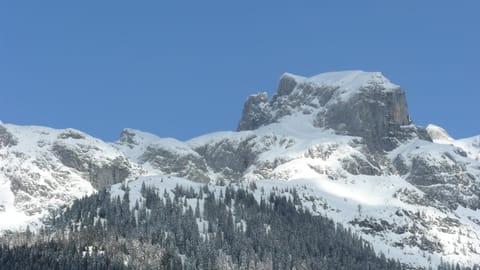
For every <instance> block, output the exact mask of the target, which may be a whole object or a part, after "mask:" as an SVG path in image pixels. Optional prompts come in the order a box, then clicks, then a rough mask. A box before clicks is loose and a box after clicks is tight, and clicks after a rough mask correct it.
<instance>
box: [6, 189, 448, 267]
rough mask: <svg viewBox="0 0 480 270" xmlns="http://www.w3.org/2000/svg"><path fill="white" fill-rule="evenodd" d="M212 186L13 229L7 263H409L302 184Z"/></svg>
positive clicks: (83, 204)
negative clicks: (338, 217) (331, 213)
mask: <svg viewBox="0 0 480 270" xmlns="http://www.w3.org/2000/svg"><path fill="white" fill-rule="evenodd" d="M211 189H212V188H211V187H210V188H209V187H208V186H204V187H203V188H200V189H197V190H195V189H194V188H192V187H188V188H185V187H182V186H177V187H176V188H175V190H174V192H173V193H169V192H166V191H165V192H163V193H160V192H159V191H158V190H157V189H155V188H152V187H148V186H145V185H142V188H141V197H142V199H141V200H140V201H138V200H136V201H135V202H131V199H130V194H129V190H128V187H127V188H125V192H124V195H123V197H122V198H120V197H114V198H112V196H111V195H110V194H109V192H108V191H107V190H102V191H99V192H98V193H97V194H94V195H91V196H89V197H84V198H83V199H80V200H77V201H75V202H74V203H73V204H72V205H71V206H70V207H68V208H67V209H64V210H62V211H59V212H58V213H56V214H55V215H53V216H52V218H51V219H50V220H49V221H48V222H46V223H47V226H46V227H45V228H43V229H41V230H40V231H39V232H36V233H35V234H34V233H32V232H30V230H27V231H26V232H24V233H21V234H18V233H17V234H11V235H6V236H4V237H3V239H2V244H1V245H0V269H11V270H14V269H82V270H83V269H85V270H87V269H99V270H100V269H179V270H182V269H184V270H190V269H239V270H240V269H332V270H333V269H359V270H360V269H379V270H381V269H388V270H396V269H406V267H405V266H404V265H402V264H401V263H400V262H398V261H394V260H390V259H386V258H385V256H383V255H380V256H378V255H377V254H376V253H375V251H374V250H373V249H372V247H371V246H370V245H369V244H368V243H367V242H365V241H363V240H362V239H360V238H359V237H357V236H356V235H355V234H353V233H352V232H350V231H348V230H346V229H344V228H343V227H342V226H341V225H339V224H335V223H334V222H333V221H331V220H330V219H328V218H326V217H322V216H312V214H310V213H309V212H308V211H306V210H304V209H303V208H302V207H301V206H300V205H299V203H298V201H297V200H296V199H295V194H296V193H295V190H292V191H291V194H293V196H289V197H286V196H280V195H276V194H275V193H271V194H265V196H262V198H261V199H260V201H258V200H256V199H255V197H254V195H253V193H252V192H250V190H249V189H248V188H238V187H235V188H234V187H226V188H225V189H224V192H223V190H222V191H221V192H220V193H218V192H217V193H215V192H214V191H212V190H211ZM172 194H173V195H172ZM191 202H195V203H193V204H192V203H191ZM132 205H134V207H132ZM440 269H455V268H454V267H452V266H449V265H442V266H441V267H440Z"/></svg>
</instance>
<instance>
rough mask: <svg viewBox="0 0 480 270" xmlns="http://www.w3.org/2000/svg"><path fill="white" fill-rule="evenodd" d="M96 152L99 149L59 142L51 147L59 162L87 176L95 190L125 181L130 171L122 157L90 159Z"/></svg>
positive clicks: (128, 164)
mask: <svg viewBox="0 0 480 270" xmlns="http://www.w3.org/2000/svg"><path fill="white" fill-rule="evenodd" d="M60 136H62V135H60ZM66 138H71V137H66ZM97 151H100V149H97V148H95V146H92V145H88V144H71V143H64V142H63V141H61V140H59V141H56V142H55V143H54V144H53V145H52V152H53V153H54V155H55V156H56V157H57V158H58V159H59V160H60V162H61V163H62V164H63V165H65V166H67V167H70V168H72V169H75V170H77V171H78V172H80V173H82V174H84V175H87V177H88V178H87V179H88V180H89V181H90V183H91V184H92V185H93V187H95V188H96V189H101V188H105V187H109V186H111V185H113V184H116V183H120V182H123V181H125V179H126V178H127V177H128V176H129V175H130V172H131V169H132V168H131V165H130V163H129V161H128V160H127V159H126V158H125V157H123V156H122V155H118V156H116V157H114V158H112V159H111V160H109V159H107V160H97V159H95V158H92V156H94V154H93V153H94V152H97Z"/></svg>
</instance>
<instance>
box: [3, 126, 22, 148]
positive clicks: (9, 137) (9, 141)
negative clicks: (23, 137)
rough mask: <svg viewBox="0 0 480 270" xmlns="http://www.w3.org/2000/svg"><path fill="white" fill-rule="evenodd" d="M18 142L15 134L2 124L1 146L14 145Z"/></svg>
mask: <svg viewBox="0 0 480 270" xmlns="http://www.w3.org/2000/svg"><path fill="white" fill-rule="evenodd" d="M17 143H18V140H17V139H16V138H15V136H14V135H13V134H12V133H10V132H8V130H7V129H6V128H5V127H4V126H2V125H1V124H0V147H8V146H13V145H16V144H17Z"/></svg>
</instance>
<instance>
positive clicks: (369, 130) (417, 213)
mask: <svg viewBox="0 0 480 270" xmlns="http://www.w3.org/2000/svg"><path fill="white" fill-rule="evenodd" d="M238 129H239V131H237V132H234V131H226V132H215V133H210V134H206V135H203V136H199V137H196V138H192V139H190V140H187V141H179V140H176V139H174V138H160V137H158V136H156V135H154V134H150V133H146V132H143V131H138V130H135V129H128V128H126V129H124V130H123V131H122V132H121V134H120V137H119V139H118V140H117V141H115V142H104V141H102V140H99V139H97V138H94V137H91V136H89V135H88V134H86V133H83V132H81V131H78V130H75V129H64V130H58V129H50V128H44V127H36V126H25V127H22V126H16V125H11V124H3V123H2V124H0V156H1V159H0V168H1V169H0V219H1V220H10V219H12V218H11V217H15V218H16V220H17V221H18V222H16V223H15V222H12V223H2V224H1V227H0V230H7V229H16V228H19V227H22V226H23V227H24V226H25V225H26V224H31V222H37V223H38V224H39V225H41V222H40V220H41V218H42V217H44V216H46V215H47V214H48V213H49V212H51V211H53V210H55V209H58V208H59V207H61V206H62V205H67V204H69V203H71V201H72V200H73V199H75V198H80V197H82V196H84V195H86V194H91V193H94V192H96V191H97V190H99V189H102V188H110V187H111V186H112V185H118V184H119V183H132V184H133V183H136V184H137V186H138V181H141V180H142V179H145V177H155V176H157V178H155V179H157V180H160V179H169V177H177V178H181V179H188V180H192V181H195V182H200V183H211V184H218V185H222V184H225V183H234V184H235V183H237V184H242V183H251V182H254V181H262V180H265V181H269V180H275V181H277V183H278V185H284V184H285V185H287V186H288V185H292V186H296V187H298V186H297V183H301V184H300V185H305V186H307V187H308V190H310V189H311V190H312V191H308V192H306V191H305V199H302V201H303V203H304V204H305V205H306V206H309V207H313V206H312V205H316V206H318V207H317V208H316V209H317V210H315V211H313V208H311V209H312V211H313V212H314V213H315V214H318V215H328V216H329V217H331V218H333V219H334V220H335V221H337V222H341V223H342V224H348V226H350V228H351V229H352V230H355V231H356V232H358V233H359V234H360V235H362V237H364V238H365V239H367V240H369V241H370V242H372V243H375V245H376V247H377V248H379V249H381V250H386V249H387V250H389V251H390V252H391V254H390V256H392V257H393V258H400V259H402V260H406V261H408V262H410V263H413V264H416V265H428V264H429V260H428V258H427V257H431V259H430V261H432V260H433V261H434V262H436V263H438V262H439V260H440V258H448V259H451V260H466V261H468V262H469V263H480V249H478V250H477V248H475V246H476V245H480V240H478V239H480V234H479V233H477V231H480V221H479V220H480V214H479V213H477V212H478V211H479V210H478V209H480V192H478V190H480V181H479V179H480V162H479V157H480V140H478V137H472V138H469V139H463V140H453V139H452V140H450V139H447V140H440V141H439V138H441V139H442V138H443V139H445V138H447V137H446V136H447V135H445V134H444V133H443V131H442V132H440V133H439V131H441V128H439V127H436V128H435V127H433V126H430V128H428V127H427V128H423V127H420V126H416V125H415V124H413V123H412V121H411V119H410V116H409V114H408V110H407V103H406V98H405V93H404V91H403V90H402V89H401V88H400V87H399V86H398V85H396V84H393V83H391V82H390V81H389V80H388V79H387V78H385V77H384V76H383V75H381V73H369V72H362V71H347V72H334V73H327V74H323V75H322V74H321V75H317V76H313V77H310V78H306V77H302V76H298V75H292V74H289V73H286V74H284V75H283V76H282V77H281V79H280V82H279V85H278V88H277V93H276V94H275V95H274V96H273V97H272V98H271V99H269V98H268V96H267V95H266V94H265V93H263V94H259V95H258V94H257V95H252V96H250V97H248V98H247V100H246V102H245V106H244V110H243V114H242V117H241V119H240V121H239V128H238ZM445 133H446V132H445ZM439 134H440V135H439ZM448 138H449V137H448ZM136 181H137V182H136ZM259 183H260V182H259ZM289 183H291V184H289ZM308 198H312V199H311V200H310V199H308ZM360 208H361V209H362V210H361V211H360V210H358V209H360ZM445 224H447V225H445ZM459 239H460V240H459ZM419 252H425V253H427V254H429V255H428V256H426V257H423V258H416V257H418V253H419ZM432 258H433V259H432Z"/></svg>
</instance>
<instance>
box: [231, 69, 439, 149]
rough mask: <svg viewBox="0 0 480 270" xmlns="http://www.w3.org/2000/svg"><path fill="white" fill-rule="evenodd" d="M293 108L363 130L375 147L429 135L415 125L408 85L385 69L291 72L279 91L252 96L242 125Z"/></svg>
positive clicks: (329, 123) (339, 128)
mask: <svg viewBox="0 0 480 270" xmlns="http://www.w3.org/2000/svg"><path fill="white" fill-rule="evenodd" d="M294 113H303V114H312V115H313V117H312V118H313V123H314V125H315V126H317V127H324V128H331V129H333V130H335V131H336V132H337V133H338V134H344V135H353V136H359V137H362V138H364V139H365V141H366V142H367V145H368V146H369V147H370V148H371V149H374V150H387V151H388V150H392V149H393V148H395V147H396V146H397V145H398V142H399V141H400V142H402V141H405V140H407V139H411V138H412V133H414V134H416V135H417V136H418V137H419V138H421V139H424V140H429V139H430V137H429V136H428V135H427V133H426V131H425V130H424V129H423V128H420V127H417V126H410V124H411V119H410V116H409V115H408V110H407V102H406V99H405V93H404V91H403V90H402V89H401V88H400V87H399V86H397V85H395V84H392V83H391V82H390V81H389V80H388V79H387V78H385V77H384V76H383V75H382V74H381V73H377V72H372V73H370V72H362V71H346V72H332V73H324V74H320V75H317V76H314V77H310V78H305V77H301V76H297V75H293V74H289V73H286V74H284V75H283V76H282V78H281V79H280V82H279V85H278V89H277V93H276V94H275V95H274V96H273V97H272V99H271V100H268V97H267V95H266V93H260V94H257V95H253V96H250V97H249V98H248V99H247V101H246V102H245V106H244V109H243V114H242V118H241V120H240V123H239V124H238V130H253V129H256V128H258V127H260V126H264V125H268V124H271V123H274V122H277V121H278V120H279V119H281V118H282V117H284V116H286V115H292V114H294Z"/></svg>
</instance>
